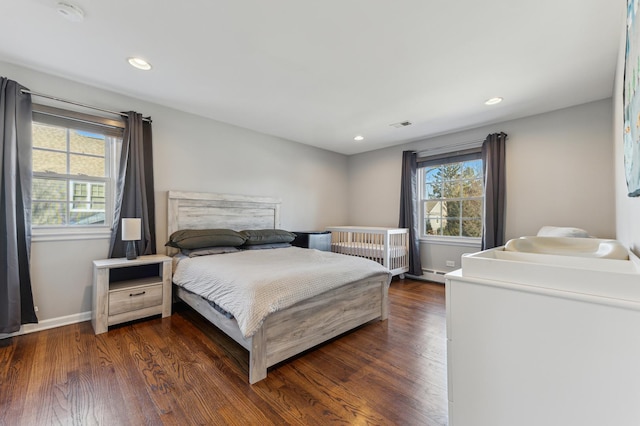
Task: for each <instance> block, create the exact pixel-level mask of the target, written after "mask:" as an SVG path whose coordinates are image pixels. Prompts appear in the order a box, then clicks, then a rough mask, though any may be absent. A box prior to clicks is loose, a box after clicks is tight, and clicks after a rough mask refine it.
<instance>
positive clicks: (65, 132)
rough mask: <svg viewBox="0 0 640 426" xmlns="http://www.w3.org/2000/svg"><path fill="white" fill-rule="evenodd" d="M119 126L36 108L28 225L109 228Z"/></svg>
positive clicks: (119, 142)
mask: <svg viewBox="0 0 640 426" xmlns="http://www.w3.org/2000/svg"><path fill="white" fill-rule="evenodd" d="M122 128H123V124H122V123H121V122H119V121H115V120H108V119H104V118H101V117H95V116H89V115H85V114H79V113H75V112H71V111H64V110H59V109H56V108H50V107H44V106H42V105H34V113H33V186H32V203H31V208H32V225H33V227H34V229H38V228H40V229H42V228H59V229H60V228H71V227H74V228H80V227H89V228H96V227H106V228H109V227H110V226H111V223H112V219H113V213H112V211H113V197H114V188H115V182H114V181H115V178H116V176H117V173H116V165H117V162H118V156H119V148H120V146H121V142H122Z"/></svg>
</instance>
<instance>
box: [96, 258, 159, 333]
mask: <svg viewBox="0 0 640 426" xmlns="http://www.w3.org/2000/svg"><path fill="white" fill-rule="evenodd" d="M157 314H162V317H163V318H164V317H168V316H169V315H171V258H170V257H168V256H164V255H159V254H154V255H150V256H140V257H138V258H137V259H133V260H127V259H126V258H120V259H104V260H94V261H93V310H92V312H91V325H92V326H93V330H94V331H95V333H96V334H100V333H105V332H106V331H108V329H109V326H110V325H115V324H120V323H123V322H127V321H133V320H136V319H140V318H145V317H149V316H152V315H157Z"/></svg>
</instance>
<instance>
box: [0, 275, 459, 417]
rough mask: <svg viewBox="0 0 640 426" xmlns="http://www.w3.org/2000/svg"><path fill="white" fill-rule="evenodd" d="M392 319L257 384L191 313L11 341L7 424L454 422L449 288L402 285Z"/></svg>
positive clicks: (4, 359) (231, 348)
mask: <svg viewBox="0 0 640 426" xmlns="http://www.w3.org/2000/svg"><path fill="white" fill-rule="evenodd" d="M389 299H390V314H389V319H388V320H387V321H384V322H379V321H378V322H373V323H370V324H367V325H365V326H363V327H360V328H359V329H357V330H355V331H353V332H351V333H348V334H346V335H343V336H341V337H339V338H337V339H334V340H333V341H331V342H329V343H327V344H324V345H322V346H320V347H318V348H315V349H313V350H311V351H308V352H306V353H304V354H302V355H300V356H298V357H296V358H294V359H292V360H288V361H285V362H283V363H281V364H280V365H277V366H275V367H273V368H271V369H269V374H268V376H267V379H265V380H263V381H261V382H259V383H257V384H255V385H249V383H248V360H249V356H248V352H246V351H245V350H244V349H242V348H241V347H240V346H239V345H237V344H236V343H235V342H233V341H232V340H230V339H229V338H228V337H226V336H225V335H223V334H222V333H220V332H219V331H218V330H216V329H215V328H214V327H213V326H211V325H210V324H209V323H207V322H206V320H204V319H203V318H202V317H200V316H199V315H198V314H197V313H195V312H194V311H192V310H190V309H189V308H187V307H182V308H179V309H176V310H175V311H174V314H173V315H172V316H171V317H169V318H164V319H161V318H154V319H149V320H145V321H139V322H136V323H129V324H126V325H123V326H120V327H112V328H111V329H110V331H109V332H108V333H105V334H101V335H98V336H95V335H94V334H93V330H92V328H91V324H90V323H89V322H83V323H79V324H74V325H70V326H66V327H59V328H56V329H52V330H47V331H41V332H37V333H32V334H27V335H23V336H18V337H14V338H9V339H4V340H0V425H2V426H4V425H7V426H8V425H50V424H56V425H57V424H61V425H162V424H165V425H174V424H175V425H212V424H215V425H217V424H229V425H245V426H246V425H254V424H255V425H281V424H292V425H328V424H345V425H352V424H374V425H446V424H447V388H446V385H447V382H446V380H447V373H446V337H445V304H444V286H443V285H441V284H436V283H426V282H419V281H411V280H397V279H394V281H393V282H392V283H391V288H390V292H389Z"/></svg>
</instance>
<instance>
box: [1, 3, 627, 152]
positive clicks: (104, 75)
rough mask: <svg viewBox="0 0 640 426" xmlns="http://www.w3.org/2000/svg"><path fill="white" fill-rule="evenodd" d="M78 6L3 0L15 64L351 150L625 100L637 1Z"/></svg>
mask: <svg viewBox="0 0 640 426" xmlns="http://www.w3.org/2000/svg"><path fill="white" fill-rule="evenodd" d="M69 1H71V2H72V3H74V4H76V5H77V6H79V7H81V8H82V9H83V10H84V12H85V19H84V21H83V22H81V23H76V22H70V21H68V20H66V19H64V18H63V17H61V16H60V15H59V14H58V13H57V11H56V4H57V0H0V60H3V61H6V62H10V63H14V64H17V65H22V66H26V67H28V68H33V69H36V70H40V71H44V72H47V73H50V74H54V75H59V76H63V77H67V78H70V79H73V80H76V81H80V82H83V83H87V84H90V85H94V86H98V87H101V88H105V89H109V90H112V91H115V92H118V93H122V94H126V95H129V96H132V97H136V98H140V99H144V100H146V101H150V102H154V103H157V104H161V105H166V106H170V107H173V108H176V109H179V110H183V111H187V112H191V113H194V114H198V115H201V116H205V117H210V118H213V119H216V120H219V121H223V122H227V123H231V124H234V125H237V126H241V127H246V128H249V129H253V130H256V131H259V132H263V133H266V134H271V135H275V136H279V137H282V138H286V139H290V140H293V141H297V142H301V143H304V144H308V145H313V146H317V147H321V148H325V149H328V150H331V151H336V152H340V153H344V154H354V153H358V152H364V151H369V150H373V149H378V148H382V147H386V146H391V145H396V144H401V143H405V142H409V141H414V140H418V139H423V138H427V137H431V136H435V135H439V134H444V133H449V132H452V131H456V130H460V129H465V128H471V127H477V126H480V125H484V124H489V123H495V122H500V121H504V120H508V119H513V118H518V117H524V116H528V115H532V114H537V113H541V112H545V111H550V110H555V109H559V108H563V107H567V106H571V105H577V104H581V103H585V102H589V101H594V100H598V99H604V98H607V97H610V96H611V95H612V91H613V81H614V73H615V66H616V62H617V55H618V46H619V42H620V37H621V33H622V30H623V28H622V27H623V22H624V18H623V17H624V13H625V5H626V2H625V0H534V1H532V0H457V1H454V0H315V1H312V0H182V1H166V0H109V1H100V0H69ZM130 56H141V57H143V58H146V59H148V60H149V61H150V62H151V63H152V64H153V69H152V70H151V71H148V72H143V71H139V70H136V69H133V68H131V67H130V66H129V65H128V64H127V62H126V58H127V57H130ZM31 89H33V90H36V91H37V90H38V88H37V87H32V88H31ZM57 95H58V96H61V95H60V94H57ZM494 96H502V97H504V99H505V100H504V102H502V103H501V104H499V105H496V106H493V107H488V106H486V105H484V101H485V100H486V99H488V98H490V97H494ZM100 106H102V107H108V105H100ZM140 112H141V113H144V111H140ZM405 120H408V121H411V122H412V123H413V125H411V126H409V127H404V128H394V127H391V126H390V124H392V123H397V122H400V121H405ZM358 134H362V135H363V136H364V137H365V139H364V140H363V141H361V142H356V141H354V140H353V137H354V136H355V135H358Z"/></svg>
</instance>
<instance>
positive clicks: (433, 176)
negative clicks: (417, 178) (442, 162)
mask: <svg viewBox="0 0 640 426" xmlns="http://www.w3.org/2000/svg"><path fill="white" fill-rule="evenodd" d="M439 170H440V168H439V167H427V168H426V169H425V172H424V181H425V182H429V183H433V182H436V181H438V171H439Z"/></svg>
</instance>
